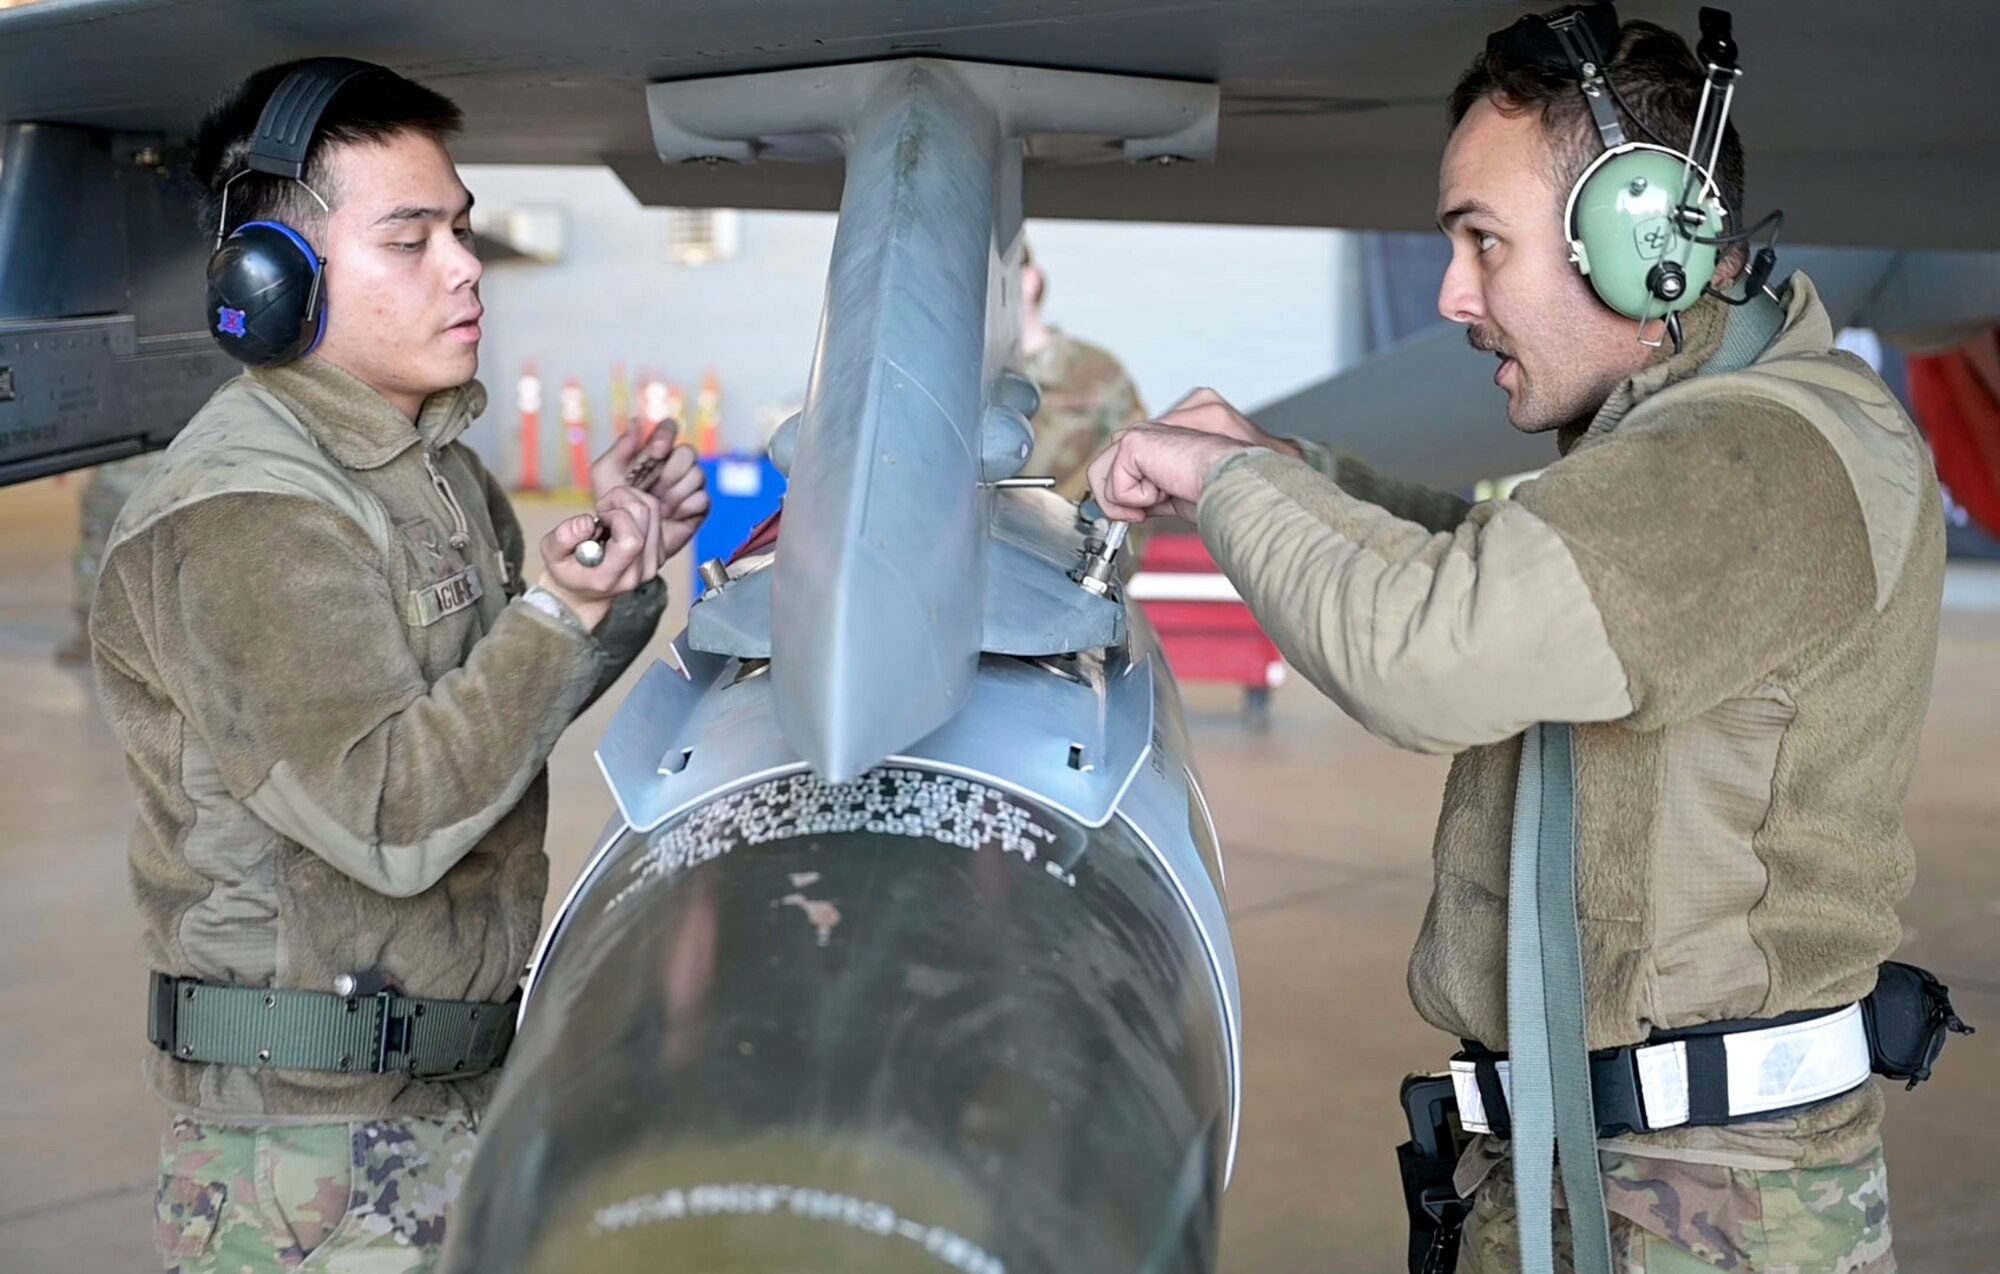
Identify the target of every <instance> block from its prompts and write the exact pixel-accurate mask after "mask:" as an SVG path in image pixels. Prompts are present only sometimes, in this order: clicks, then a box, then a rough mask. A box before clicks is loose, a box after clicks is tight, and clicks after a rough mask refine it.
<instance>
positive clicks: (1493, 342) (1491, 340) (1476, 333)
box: [1465, 323, 1514, 358]
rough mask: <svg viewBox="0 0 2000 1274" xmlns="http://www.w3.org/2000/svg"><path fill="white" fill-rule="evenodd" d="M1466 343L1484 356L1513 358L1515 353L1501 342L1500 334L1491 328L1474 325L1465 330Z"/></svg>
mask: <svg viewBox="0 0 2000 1274" xmlns="http://www.w3.org/2000/svg"><path fill="white" fill-rule="evenodd" d="M1465 343H1466V344H1467V345H1470V346H1472V348H1474V349H1476V350H1478V351H1479V352H1480V353H1482V354H1498V355H1499V356H1500V357H1502V358H1512V357H1514V353H1513V351H1512V350H1510V349H1508V348H1507V347H1506V346H1505V345H1504V344H1502V343H1501V341H1500V334H1499V333H1498V332H1496V331H1494V330H1493V329H1492V328H1490V327H1481V326H1479V325H1478V324H1476V323H1475V324H1473V325H1472V326H1471V327H1468V328H1467V329H1465Z"/></svg>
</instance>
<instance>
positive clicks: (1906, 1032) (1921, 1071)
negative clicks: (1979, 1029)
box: [1861, 960, 1973, 1088]
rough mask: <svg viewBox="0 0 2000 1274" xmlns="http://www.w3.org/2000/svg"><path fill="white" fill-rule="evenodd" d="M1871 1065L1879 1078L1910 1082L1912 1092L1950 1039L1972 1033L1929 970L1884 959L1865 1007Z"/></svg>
mask: <svg viewBox="0 0 2000 1274" xmlns="http://www.w3.org/2000/svg"><path fill="white" fill-rule="evenodd" d="M1861 1020H1862V1023H1863V1025H1864V1026H1866V1028H1867V1030H1868V1054H1869V1059H1868V1060H1869V1062H1870V1064H1871V1066H1872V1067H1873V1069H1874V1071H1875V1073H1876V1074H1877V1075H1883V1076H1887V1077H1888V1078H1890V1079H1906V1080H1908V1081H1910V1082H1909V1086H1910V1087H1911V1088H1915V1087H1916V1086H1917V1085H1918V1084H1921V1083H1923V1082H1924V1081H1925V1080H1927V1079H1929V1078H1930V1077H1931V1066H1932V1064H1933V1063H1935V1062H1936V1061H1937V1057H1938V1054H1939V1053H1940V1052H1942V1051H1943V1050H1944V1041H1945V1037H1946V1036H1947V1035H1953V1034H1956V1035H1970V1034H1972V1033H1973V1032H1972V1028H1971V1027H1969V1026H1967V1025H1966V1024H1965V1023H1964V1022H1963V1021H1962V1020H1960V1018H1959V1016H1958V1014H1957V1013H1955V1012H1953V1011H1952V1007H1951V988H1950V987H1948V986H1946V985H1944V984H1943V983H1942V982H1939V981H1938V980H1937V978H1936V977H1935V976H1933V975H1932V974H1931V973H1930V972H1929V971H1928V970H1925V969H1919V968H1918V967H1917V966H1916V965H1914V964H1901V963H1898V962H1897V961H1894V960H1886V961H1884V962H1883V964H1882V968H1881V971H1880V972H1879V973H1878V974H1877V975H1876V980H1875V989H1874V990H1873V991H1871V992H1869V993H1868V998H1867V999H1865V1000H1863V1001H1862V1002H1861Z"/></svg>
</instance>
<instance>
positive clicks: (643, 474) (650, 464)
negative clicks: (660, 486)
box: [574, 450, 674, 569]
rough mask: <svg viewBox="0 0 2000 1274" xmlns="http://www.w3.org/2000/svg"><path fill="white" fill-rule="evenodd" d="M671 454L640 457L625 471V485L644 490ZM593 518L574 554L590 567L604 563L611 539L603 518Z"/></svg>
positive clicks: (670, 452) (579, 562) (664, 465)
mask: <svg viewBox="0 0 2000 1274" xmlns="http://www.w3.org/2000/svg"><path fill="white" fill-rule="evenodd" d="M673 454H674V453H673V452H672V451H671V450H670V451H668V452H667V454H666V455H665V456H646V457H644V458H642V459H641V460H640V461H639V463H637V464H635V465H633V466H632V467H631V468H630V469H627V470H626V471H625V485H626V486H628V487H631V488H632V489H633V490H635V491H644V490H645V489H646V488H647V487H650V486H652V485H653V480H654V479H655V478H658V477H659V476H660V470H662V469H664V468H666V466H667V459H668V457H669V456H672V455H673ZM593 516H594V515H593ZM594 520H595V521H596V522H597V529H596V530H595V531H592V532H591V533H590V538H589V539H587V540H585V541H584V542H583V543H581V544H579V545H577V546H576V553H575V555H574V556H575V557H576V561H577V565H579V566H584V567H589V568H592V569H594V568H596V567H599V566H602V565H603V564H604V546H605V545H606V544H608V543H609V542H610V540H611V528H610V527H609V526H608V525H606V524H605V521H604V519H602V518H595V519H594Z"/></svg>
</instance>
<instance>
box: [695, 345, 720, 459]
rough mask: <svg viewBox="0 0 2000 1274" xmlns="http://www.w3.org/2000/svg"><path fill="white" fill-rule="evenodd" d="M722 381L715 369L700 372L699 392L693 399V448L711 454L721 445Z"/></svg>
mask: <svg viewBox="0 0 2000 1274" xmlns="http://www.w3.org/2000/svg"><path fill="white" fill-rule="evenodd" d="M721 434H722V381H721V380H720V379H719V378H718V377H717V376H716V374H715V369H714V368H713V367H711V368H709V369H708V370H707V371H705V372H703V373H702V374H701V393H700V395H699V396H697V397H696V398H695V400H694V436H695V450H696V451H698V452H700V453H701V454H702V455H703V456H713V455H715V454H716V453H717V452H718V451H719V450H721V446H722V438H721Z"/></svg>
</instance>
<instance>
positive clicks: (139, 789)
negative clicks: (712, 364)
mask: <svg viewBox="0 0 2000 1274" xmlns="http://www.w3.org/2000/svg"><path fill="white" fill-rule="evenodd" d="M458 125H459V112H458V110H457V108H456V107H455V106H453V105H452V103H450V102H449V101H447V100H446V99H444V98H443V97H441V96H439V95H438V94H436V93H434V92H431V91H430V90H428V89H425V88H422V87H420V86H418V85H416V84H413V83H411V82H410V81H408V80H405V79H403V78H402V77H400V76H398V75H395V74H393V73H391V72H389V71H387V70H385V69H383V68H380V67H375V66H370V65H368V64H365V63H359V62H352V61H348V60H345V59H313V60H310V61H306V62H301V63H293V64H289V65H285V66H276V67H272V68H269V69H267V70H265V71H262V72H259V73H258V74H256V75H253V76H251V77H250V78H249V79H248V80H247V81H246V82H245V83H244V84H243V85H242V86H241V87H240V88H239V89H237V90H236V91H235V92H234V93H232V94H231V95H230V96H229V97H228V98H226V99H225V100H224V101H223V102H222V103H221V104H220V105H219V106H218V107H217V108H216V109H215V111H214V112H213V113H212V114H211V115H210V116H209V118H208V119H207V121H206V122H205V123H204V124H203V125H202V127H201V130H200V133H199V135H198V136H197V138H196V141H195V157H194V176H195V178H196V180H197V181H198V182H199V184H200V185H201V187H202V189H203V190H204V191H205V192H206V194H207V196H208V201H207V213H208V216H209V217H210V218H211V225H210V230H211V231H212V232H213V233H214V235H215V236H216V242H217V247H216V252H215V256H214V259H213V261H212V263H211V265H210V269H209V286H208V294H207V297H206V298H205V300H204V302H203V304H204V311H205V317H206V319H207V320H208V322H209V325H210V328H211V330H212V332H213V333H214V335H215V337H216V339H217V341H218V342H219V343H220V344H221V345H222V347H223V348H224V349H225V350H227V351H229V352H230V353H231V354H232V355H234V356H235V357H237V358H238V359H240V360H241V361H242V362H244V363H245V364H247V370H246V371H245V373H244V374H243V375H241V376H239V377H237V378H236V379H234V380H232V381H230V382H229V383H228V384H226V385H224V386H223V387H222V388H221V389H220V390H218V391H217V392H216V394H215V396H214V397H213V398H211V399H210V400H209V402H208V404H207V405H206V406H205V407H204V408H203V409H202V410H201V412H200V413H199V414H197V415H196V417H195V418H194V420H193V421H192V422H191V423H190V424H189V425H188V426H187V428H186V429H185V430H184V431H183V432H182V433H181V434H180V435H179V437H178V438H177V439H176V440H175V442H174V444H173V445H172V446H171V447H170V448H169V449H168V450H167V452H166V453H165V456H164V458H163V459H162V461H161V463H160V466H159V468H158V469H157V470H156V471H155V472H154V474H153V475H152V476H151V477H150V478H149V479H148V480H147V481H146V483H145V484H144V485H143V486H142V487H141V488H140V489H139V490H138V491H137V492H136V493H135V494H134V495H133V497H132V498H131V500H130V501H129V503H127V505H126V506H125V509H124V511H123V513H122V515H121V516H120V518H119V521H118V524H117V527H116V529H115V531H114V533H113V536H112V539H111V544H110V548H109V550H108V552H107V554H106V558H105V561H104V565H103V567H102V573H101V577H100V583H99V586H98V594H97V604H96V609H95V611H94V613H93V616H92V622H91V639H92V644H93V654H94V658H95V662H96V666H97V671H98V683H99V687H100V693H101V695H102V698H103V703H104V707H105V709H106V713H107V715H108V717H109V720H110V722H111V725H112V727H113V729H114V730H115V731H116V732H117V733H118V736H119V738H120V741H121V742H122V743H123V744H124V746H125V749H126V752H127V756H128V768H129V772H130V775H131V778H132V782H133V785H134V787H135V789H136V793H137V796H138V802H139V809H140V817H139V822H138V827H137V829H136V830H135V832H134V835H133V839H132V881H133V889H134V892H135V894H136V896H137V901H138V904H139V907H140V910H141V912H142V913H143V916H144V920H145V931H146V936H145V942H146V955H147V959H148V962H149V963H150V965H151V980H150V982H149V1005H148V1007H149V1012H148V1023H147V1027H148V1034H149V1036H150V1039H151V1041H152V1044H153V1046H154V1047H153V1051H152V1052H151V1053H150V1054H149V1055H148V1060H147V1073H148V1077H149V1079H150V1082H151V1084H152V1086H153V1087H154V1089H155V1091H157V1092H158V1093H159V1095H160V1096H161V1098H162V1099H164V1100H165V1101H166V1102H167V1104H168V1105H169V1106H170V1107H171V1108H172V1111H173V1118H172V1123H171V1126H170V1128H169V1131H168V1133H167V1136H166V1141H165V1146H164V1152H163V1163H162V1174H161V1178H160V1186H159V1192H158V1199H157V1201H158V1215H157V1224H156V1227H155V1236H156V1240H157V1243H158V1246H159V1249H160V1255H161V1258H162V1260H163V1261H164V1263H165V1264H166V1265H167V1266H168V1267H170V1268H174V1269H179V1270H182V1271H189V1272H192V1271H208V1270H227V1271H229V1272H230V1274H237V1272H239V1271H244V1270H250V1271H264V1270H273V1271H275V1270H279V1269H292V1268H296V1267H297V1265H298V1263H299V1262H300V1261H301V1260H304V1259H306V1258H307V1257H309V1256H310V1257H311V1258H313V1261H314V1264H315V1267H318V1266H319V1265H321V1264H324V1266H325V1268H329V1269H331V1268H340V1269H351V1270H357V1271H361V1270H365V1271H370V1272H371V1274H374V1272H382V1274H386V1272H388V1271H403V1270H420V1269H424V1268H427V1267H428V1264H429V1261H430V1258H431V1256H432V1255H433V1254H434V1253H435V1252H436V1250H437V1249H438V1247H439V1245H440V1244H441V1242H442V1239H443V1232H444V1218H445V1213H446V1210H447V1208H448V1207H449V1205H450V1204H451V1202H452V1199H453V1197H454V1196H455V1194H456V1191H457V1188H458V1183H459V1180H460V1178H461V1177H462V1176H463V1174H464V1172H465V1169H466V1166H467V1164H468V1163H469V1162H470V1158H471V1148H472V1137H473V1127H474V1123H475V1121H476V1119H477V1116H478V1114H479V1112H480V1110H481V1108H482V1106H483V1105H484V1103H485V1102H486V1100H487V1098H488V1095H489V1094H490V1093H491V1092H492V1090H493V1088H494V1085H495V1083H496V1081H497V1079H498V1068H499V1067H500V1065H501V1063H502V1061H503V1060H504V1058H505V1056H506V1053H507V1048H508V1045H509V1043H510V1041H511V1038H512V1033H513V1016H514V1005H513V1004H512V1003H511V1000H512V998H513V997H514V994H515V990H516V987H517V984H518V982H519V980H520V977H521V974H522V972H523V968H524V966H525V964H526V963H527V961H528V959H529V957H530V955H531V952H532V949H533V944H534V940H535V934H536V929H537V926H538V924H539V920H540V915H541V909H542V903H543V896H544V893H545V890H546V885H547V876H548V861H547V859H546V857H545V856H544V854H543V852H542V837H543V831H544V826H545V823H546V818H547V805H548V780H547V773H546V765H547V761H548V757H549V753H550V751H551V749H552V748H553V747H554V745H555V742H556V740H557V738H558V737H559V736H560V735H561V733H562V731H563V730H564V728H565V727H567V726H568V725H569V723H570V722H571V721H572V720H573V719H575V717H576V716H577V714H578V713H579V712H580V711H582V709H583V708H584V707H585V706H586V705H587V704H588V703H590V701H591V700H592V699H593V698H595V697H596V695H598V694H599V693H600V692H601V691H602V690H603V689H604V688H605V687H606V686H608V685H609V684H610V683H611V682H612V680H613V679H615V678H616V677H617V676H618V675H619V673H620V672H621V671H623V670H624V668H625V667H626V666H627V665H628V664H629V663H630V662H631V660H632V659H633V658H634V656H636V655H637V654H638V652H639V650H640V649H641V648H642V647H643V646H644V645H645V643H646V641H647V640H648V639H649V638H650V637H651V636H652V634H653V632H654V629H655V628H656V626H657V624H658V621H659V617H660V613H661V610H662V607H663V604H664V602H663V593H664V586H663V583H662V581H661V580H660V579H659V572H660V568H661V565H662V563H664V562H665V561H666V560H667V558H668V557H670V556H671V555H672V554H673V553H675V552H676V551H677V550H679V549H680V548H681V546H683V545H684V544H686V543H687V541H688V540H689V538H690V537H691V536H692V534H693V532H694V530H695V528H696V526H697V525H698V524H699V522H700V521H701V519H702V517H703V515H704V513H705V512H706V509H707V494H706V492H705V491H703V489H702V485H701V471H700V469H699V468H698V467H697V466H696V465H695V463H694V456H693V453H692V451H691V450H690V449H688V448H685V447H682V448H674V447H673V439H672V437H671V431H663V432H664V433H665V434H666V435H667V436H664V437H661V438H659V439H657V440H655V441H653V442H650V443H649V444H647V446H648V453H647V457H648V458H651V459H654V460H657V461H659V462H661V463H660V464H659V465H658V466H657V468H658V475H657V477H656V478H655V479H654V480H652V481H650V482H649V483H648V484H647V486H646V488H645V489H644V490H634V489H632V488H631V487H629V486H627V485H625V483H626V481H627V477H626V475H627V471H628V470H634V469H636V468H637V465H638V463H639V462H640V461H641V460H642V459H643V458H642V457H641V456H640V455H639V454H638V444H637V443H636V442H633V441H629V440H628V441H625V442H621V443H620V444H619V445H617V446H615V447H613V448H612V450H611V451H610V452H609V453H607V454H606V455H605V456H604V457H602V458H601V459H600V460H599V462H598V464H597V466H596V468H595V470H594V471H593V474H592V477H593V484H594V486H595V488H596V493H595V494H596V510H595V516H594V517H591V516H584V517H578V518H573V519H570V520H569V521H567V522H565V523H564V524H562V525H561V526H559V527H557V528H556V529H555V530H554V531H552V532H550V533H549V535H547V536H546V537H544V538H543V540H542V541H541V544H540V553H541V558H542V561H541V565H540V567H539V569H538V574H539V579H538V580H537V581H536V582H533V583H530V582H529V581H530V578H531V577H529V576H527V575H526V574H525V573H524V558H525V550H526V545H525V544H524V542H523V537H522V533H521V527H520V524H519V522H518V521H517V520H516V519H515V516H514V513H513V511H512V509H511V508H510V507H509V505H508V501H507V498H506V496H505V495H504V494H503V493H502V491H501V488H500V486H499V484H498V483H497V482H495V480H494V478H493V476H492V475H491V474H490V473H489V472H488V471H487V470H486V468H485V466H484V465H482V464H481V463H480V461H479V458H478V457H477V456H476V455H475V454H474V453H473V452H472V450H471V449H470V448H468V447H467V446H466V445H465V444H464V443H463V442H461V441H460V438H461V435H462V434H463V433H464V431H465V429H466V427H467V426H468V425H469V424H470V423H471V422H472V420H473V418H474V417H476V416H477V415H478V414H479V413H480V411H481V410H482V409H483V408H484V407H485V405H486V393H485V390H484V389H482V388H481V387H480V385H479V383H478V381H476V380H474V379H473V374H474V372H475V371H476V369H477V367H478V361H479V338H480V321H481V318H482V308H481V305H480V300H479V281H480V264H479V261H478V259H477V258H476V257H475V256H474V255H473V251H472V234H471V230H470V226H469V223H468V216H469V213H470V210H471V203H472V199H471V196H470V195H469V194H468V193H467V192H466V189H465V187H464V185H463V184H462V183H461V182H460V181H459V178H458V174H457V171H456V169H455V168H454V167H453V164H452V161H451V157H450V155H449V154H448V153H447V151H446V149H445V142H446V140H447V139H448V138H449V137H450V136H451V135H452V134H453V133H454V132H455V131H456V129H457V128H458ZM195 299H196V298H190V302H191V303H192V302H193V301H194V300H195ZM600 524H601V525H602V526H603V527H605V528H608V531H609V536H608V542H606V543H605V544H604V546H603V553H602V557H601V561H599V562H598V564H597V565H595V566H594V567H589V568H586V567H585V566H584V565H582V564H581V563H580V562H579V561H578V560H577V557H576V554H575V550H576V549H577V547H578V545H579V544H582V543H584V542H585V541H587V540H590V539H592V537H593V535H594V533H595V532H596V530H597V529H598V527H599V525H600ZM593 556H595V555H594V554H593ZM137 1025H138V1024H137V1023H134V1028H135V1030H136V1029H137Z"/></svg>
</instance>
